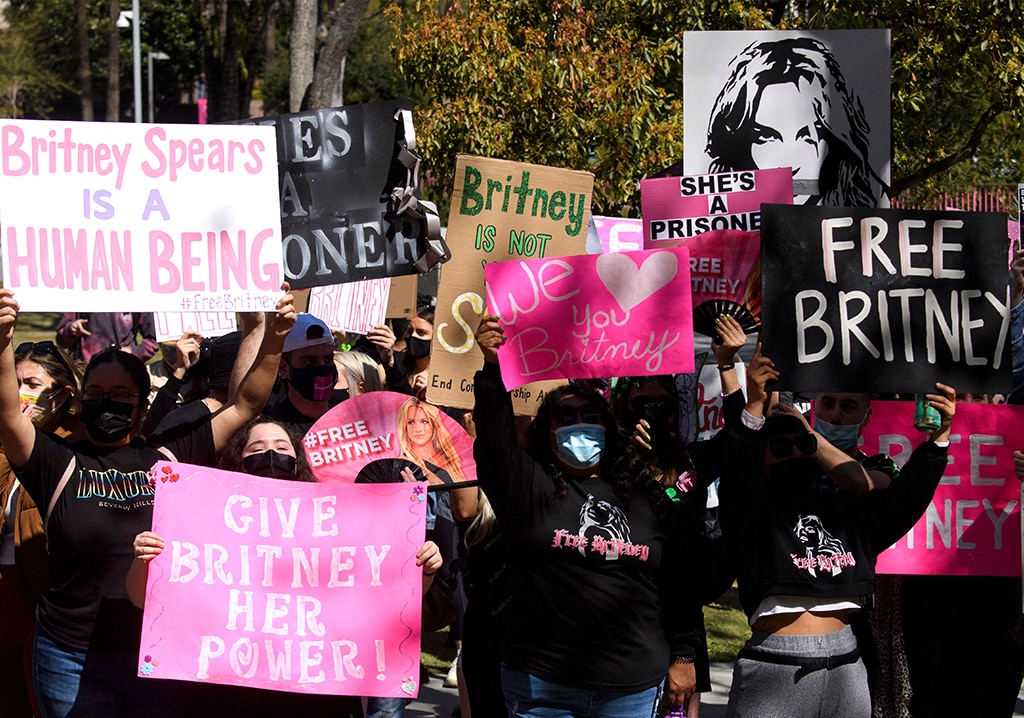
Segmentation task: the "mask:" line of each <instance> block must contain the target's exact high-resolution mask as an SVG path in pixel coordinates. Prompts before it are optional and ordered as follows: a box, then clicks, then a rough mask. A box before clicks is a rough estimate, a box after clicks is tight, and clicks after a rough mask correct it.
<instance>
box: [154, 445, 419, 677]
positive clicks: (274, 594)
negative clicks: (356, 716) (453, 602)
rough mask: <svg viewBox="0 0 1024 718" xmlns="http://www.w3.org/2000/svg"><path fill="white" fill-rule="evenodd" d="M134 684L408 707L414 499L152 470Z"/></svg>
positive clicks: (393, 488) (414, 606)
mask: <svg viewBox="0 0 1024 718" xmlns="http://www.w3.org/2000/svg"><path fill="white" fill-rule="evenodd" d="M150 476H151V480H152V481H153V482H154V486H155V489H156V497H155V503H154V506H153V531H154V532H156V533H157V534H159V535H160V536H162V537H163V538H164V541H165V544H164V550H163V552H162V553H161V554H160V555H159V556H157V557H156V558H154V559H153V561H152V562H151V564H150V567H149V582H148V585H147V588H146V607H145V615H144V618H143V628H142V643H141V645H140V648H139V674H140V675H141V676H144V677H150V678H174V679H178V680H188V681H201V682H208V683H224V684H230V685H239V686H247V687H251V688H268V689H273V690H279V691H292V692H305V693H325V694H331V695H356V696H395V697H397V696H405V697H411V696H415V695H416V694H417V692H418V690H419V662H420V605H421V595H422V579H421V576H422V573H423V571H422V569H421V568H419V567H417V566H416V552H417V551H418V550H419V549H420V547H421V546H422V544H423V539H424V533H425V525H426V501H425V500H424V499H425V498H426V490H425V486H424V484H422V483H404V484H390V485H386V486H363V485H350V486H325V485H323V484H317V483H306V482H299V481H279V480H274V479H263V478H258V477H253V476H248V475H245V474H236V473H232V472H227V471H218V470H214V469H208V468H204V467H200V466H191V465H189V464H179V463H172V462H163V461H162V462H159V463H158V464H157V465H156V466H154V467H153V469H152V471H151V473H150Z"/></svg>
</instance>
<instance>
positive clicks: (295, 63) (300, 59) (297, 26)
mask: <svg viewBox="0 0 1024 718" xmlns="http://www.w3.org/2000/svg"><path fill="white" fill-rule="evenodd" d="M316 6H317V3H316V0H295V9H294V12H293V14H292V34H291V39H290V43H291V69H290V74H289V76H288V111H289V112H298V111H299V110H300V109H301V107H302V98H303V97H304V96H305V95H306V89H307V88H308V87H309V85H310V83H311V82H312V81H313V58H314V57H315V56H316V9H317V7H316Z"/></svg>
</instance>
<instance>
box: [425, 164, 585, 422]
mask: <svg viewBox="0 0 1024 718" xmlns="http://www.w3.org/2000/svg"><path fill="white" fill-rule="evenodd" d="M593 187H594V176H593V175H591V174H590V173H588V172H577V171H572V170H564V169H556V168H554V167H544V166H542V165H531V164H525V163H521V162H507V161H505V160H496V159H489V158H486V157H473V156H470V155H460V156H459V158H458V161H457V162H456V165H455V191H454V193H453V194H452V204H451V207H452V208H451V216H450V217H449V220H448V245H449V246H450V247H451V248H452V260H451V261H450V262H448V263H447V264H446V265H444V267H443V268H442V271H441V282H440V285H439V288H438V294H437V309H436V315H435V318H434V343H433V347H432V350H431V354H430V381H429V384H428V386H427V398H428V399H430V401H432V402H434V403H436V404H441V405H444V406H457V407H463V408H471V407H472V406H473V374H475V373H476V371H477V370H478V369H479V368H480V367H481V366H483V355H481V354H480V349H479V348H478V347H477V346H476V342H475V340H474V339H473V332H474V331H475V330H476V327H477V325H478V324H479V323H480V317H481V316H482V315H483V311H484V299H483V293H484V265H485V264H489V263H491V262H500V261H503V260H507V259H521V258H530V257H533V258H538V259H543V258H547V257H564V256H567V255H574V254H583V253H584V252H585V251H586V238H587V225H588V223H589V215H590V200H591V196H592V192H593ZM552 386H555V384H550V385H548V386H547V387H543V386H532V385H531V386H524V387H520V388H519V389H518V390H517V392H515V393H514V394H513V405H514V407H515V410H516V412H517V413H519V414H534V413H536V411H537V406H539V404H540V402H541V400H542V399H543V398H544V393H545V391H547V390H549V389H550V388H551V387H552Z"/></svg>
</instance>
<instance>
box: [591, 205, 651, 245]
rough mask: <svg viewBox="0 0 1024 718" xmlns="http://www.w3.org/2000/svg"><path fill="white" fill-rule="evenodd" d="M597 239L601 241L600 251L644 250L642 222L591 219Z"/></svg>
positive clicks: (607, 218)
mask: <svg viewBox="0 0 1024 718" xmlns="http://www.w3.org/2000/svg"><path fill="white" fill-rule="evenodd" d="M591 219H593V220H594V229H596V230H597V238H598V239H599V240H600V241H601V251H602V252H604V253H605V254H608V253H610V252H638V251H640V250H641V249H643V248H644V225H643V220H639V219H629V218H628V217H598V216H597V215H594V216H593V217H591Z"/></svg>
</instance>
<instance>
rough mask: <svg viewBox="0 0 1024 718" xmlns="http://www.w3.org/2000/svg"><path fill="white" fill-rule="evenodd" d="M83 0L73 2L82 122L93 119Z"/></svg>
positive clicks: (90, 73)
mask: <svg viewBox="0 0 1024 718" xmlns="http://www.w3.org/2000/svg"><path fill="white" fill-rule="evenodd" d="M88 22H89V21H88V16H87V15H86V13H85V0H75V40H76V44H77V45H78V81H79V83H80V84H79V89H80V91H81V93H82V120H83V121H84V122H92V121H93V120H94V119H95V115H94V114H93V109H92V64H91V63H90V62H89V25H88Z"/></svg>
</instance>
